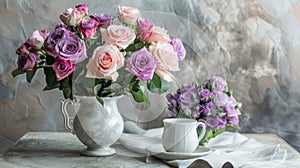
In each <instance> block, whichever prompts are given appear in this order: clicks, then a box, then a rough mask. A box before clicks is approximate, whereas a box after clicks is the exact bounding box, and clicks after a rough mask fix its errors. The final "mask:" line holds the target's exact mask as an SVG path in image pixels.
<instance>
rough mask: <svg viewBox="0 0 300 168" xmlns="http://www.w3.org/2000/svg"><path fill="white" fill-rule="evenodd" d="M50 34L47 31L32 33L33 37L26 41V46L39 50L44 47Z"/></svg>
mask: <svg viewBox="0 0 300 168" xmlns="http://www.w3.org/2000/svg"><path fill="white" fill-rule="evenodd" d="M48 34H49V33H48V31H47V30H46V29H43V30H36V31H34V32H33V33H32V35H31V36H30V37H29V39H28V40H27V41H26V44H27V45H28V46H29V47H32V48H33V49H35V50H39V49H41V47H42V46H43V44H44V41H45V39H46V38H47V36H48Z"/></svg>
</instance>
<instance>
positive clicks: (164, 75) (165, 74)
mask: <svg viewBox="0 0 300 168" xmlns="http://www.w3.org/2000/svg"><path fill="white" fill-rule="evenodd" d="M155 73H156V74H157V75H158V76H159V77H160V78H161V79H162V80H165V81H168V82H172V81H173V80H174V79H175V77H174V76H173V75H172V74H171V73H170V72H169V71H168V70H166V69H165V68H163V67H162V66H157V67H156V69H155Z"/></svg>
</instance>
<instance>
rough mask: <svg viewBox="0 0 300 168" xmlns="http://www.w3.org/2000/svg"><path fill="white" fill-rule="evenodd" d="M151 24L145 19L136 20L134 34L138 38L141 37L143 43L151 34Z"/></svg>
mask: <svg viewBox="0 0 300 168" xmlns="http://www.w3.org/2000/svg"><path fill="white" fill-rule="evenodd" d="M153 26H154V25H153V23H152V22H151V21H150V20H148V19H146V18H141V17H139V18H138V19H137V27H136V32H137V35H138V36H141V37H142V40H143V41H146V40H147V39H148V37H149V36H150V34H151V29H152V28H153Z"/></svg>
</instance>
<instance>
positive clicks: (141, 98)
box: [129, 80, 151, 105]
mask: <svg viewBox="0 0 300 168" xmlns="http://www.w3.org/2000/svg"><path fill="white" fill-rule="evenodd" d="M139 82H140V81H138V80H136V81H135V82H133V83H131V84H130V85H129V89H130V93H131V95H132V97H133V98H134V100H135V101H136V102H138V103H142V102H145V103H147V104H148V105H151V102H150V100H149V99H148V97H147V96H146V95H145V94H144V92H143V90H142V89H141V87H140V83H139Z"/></svg>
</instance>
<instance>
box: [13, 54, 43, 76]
mask: <svg viewBox="0 0 300 168" xmlns="http://www.w3.org/2000/svg"><path fill="white" fill-rule="evenodd" d="M38 60H39V58H38V57H37V55H35V54H34V53H22V54H21V55H19V57H18V62H17V64H18V70H19V71H21V72H26V71H27V70H31V69H33V68H34V66H35V64H36V62H37V61H38Z"/></svg>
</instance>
